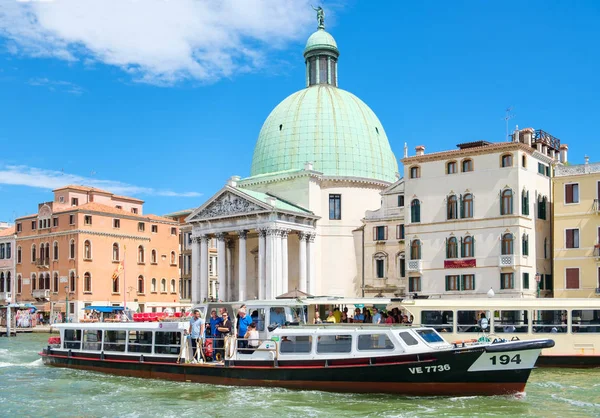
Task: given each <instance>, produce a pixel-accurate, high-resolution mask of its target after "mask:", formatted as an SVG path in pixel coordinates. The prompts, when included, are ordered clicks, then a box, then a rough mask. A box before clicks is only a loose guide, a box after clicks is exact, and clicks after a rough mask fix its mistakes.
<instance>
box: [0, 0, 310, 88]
mask: <svg viewBox="0 0 600 418" xmlns="http://www.w3.org/2000/svg"><path fill="white" fill-rule="evenodd" d="M0 3H1V4H0V36H3V37H5V38H7V39H8V40H9V41H8V44H7V49H8V51H9V52H11V53H13V54H23V55H26V56H33V57H52V58H58V59H62V60H67V61H79V60H81V61H83V62H88V61H89V60H91V61H99V62H102V63H105V64H108V65H114V66H117V67H119V68H121V69H123V70H124V71H126V72H127V73H129V74H131V76H132V78H133V79H134V80H136V81H141V82H147V83H153V84H173V83H176V82H178V81H181V80H186V79H193V80H201V81H205V82H212V81H215V80H218V79H220V78H222V77H229V76H232V75H234V74H236V73H238V72H242V71H250V70H253V69H256V68H259V67H261V66H263V65H264V63H265V62H268V61H267V55H265V54H268V53H269V52H270V51H272V50H273V49H278V48H282V47H283V46H285V45H286V44H287V43H288V42H290V41H295V40H300V39H302V38H303V37H304V36H306V35H307V33H308V32H309V31H310V30H311V29H313V28H314V29H316V21H315V14H314V11H313V10H312V9H311V7H310V1H308V0H175V1H170V0H143V1H142V0H56V1H43V2H40V1H22V2H17V1H15V0H4V1H2V2H0Z"/></svg>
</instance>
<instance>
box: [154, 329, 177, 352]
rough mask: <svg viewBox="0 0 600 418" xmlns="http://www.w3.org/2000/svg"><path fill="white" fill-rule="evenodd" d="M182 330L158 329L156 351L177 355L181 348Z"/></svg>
mask: <svg viewBox="0 0 600 418" xmlns="http://www.w3.org/2000/svg"><path fill="white" fill-rule="evenodd" d="M181 338H182V335H181V332H173V331H157V332H156V333H155V334H154V353H155V354H170V355H172V356H176V355H178V354H179V351H180V350H181Z"/></svg>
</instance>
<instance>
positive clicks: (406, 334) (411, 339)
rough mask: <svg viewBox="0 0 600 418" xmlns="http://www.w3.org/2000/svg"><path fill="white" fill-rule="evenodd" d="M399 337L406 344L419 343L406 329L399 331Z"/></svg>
mask: <svg viewBox="0 0 600 418" xmlns="http://www.w3.org/2000/svg"><path fill="white" fill-rule="evenodd" d="M400 338H402V341H404V344H406V345H408V346H411V345H418V344H419V341H418V340H417V339H416V338H415V337H414V336H413V335H412V334H411V333H410V332H408V331H404V332H401V333H400Z"/></svg>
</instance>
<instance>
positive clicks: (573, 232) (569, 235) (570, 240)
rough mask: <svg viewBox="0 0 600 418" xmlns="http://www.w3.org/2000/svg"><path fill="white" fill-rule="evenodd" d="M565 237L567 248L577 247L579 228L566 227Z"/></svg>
mask: <svg viewBox="0 0 600 418" xmlns="http://www.w3.org/2000/svg"><path fill="white" fill-rule="evenodd" d="M565 238H566V246H567V248H579V229H567V230H566V231H565Z"/></svg>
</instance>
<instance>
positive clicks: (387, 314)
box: [313, 307, 414, 325]
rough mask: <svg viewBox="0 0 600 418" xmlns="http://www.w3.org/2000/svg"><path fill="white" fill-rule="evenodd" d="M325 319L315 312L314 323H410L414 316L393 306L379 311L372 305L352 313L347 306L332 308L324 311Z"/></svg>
mask: <svg viewBox="0 0 600 418" xmlns="http://www.w3.org/2000/svg"><path fill="white" fill-rule="evenodd" d="M326 315H327V316H326V317H325V319H321V315H320V313H319V312H318V311H317V312H315V319H314V320H313V323H314V324H322V323H333V324H340V323H342V324H344V323H345V324H349V323H359V324H362V323H366V324H387V325H391V324H406V325H411V324H412V323H413V320H414V317H413V316H412V315H410V317H409V316H408V315H406V314H403V313H402V312H400V310H399V309H398V308H393V309H392V310H391V311H381V312H380V311H379V309H378V308H376V307H373V308H372V309H369V308H366V307H364V308H362V311H361V309H360V308H356V309H354V313H353V314H352V315H350V314H349V312H348V307H344V309H343V310H341V311H340V308H337V307H336V308H333V310H328V311H326Z"/></svg>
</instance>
